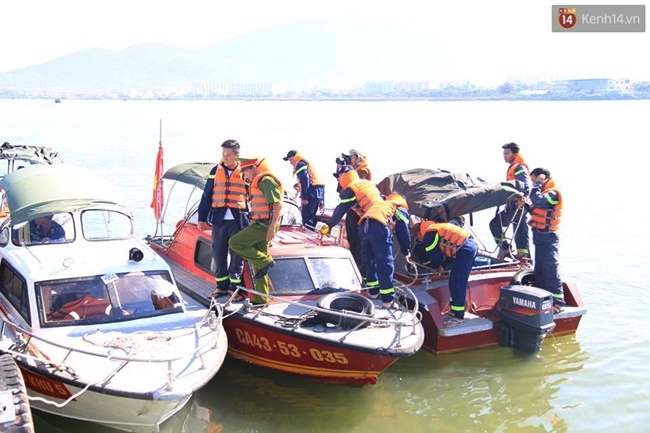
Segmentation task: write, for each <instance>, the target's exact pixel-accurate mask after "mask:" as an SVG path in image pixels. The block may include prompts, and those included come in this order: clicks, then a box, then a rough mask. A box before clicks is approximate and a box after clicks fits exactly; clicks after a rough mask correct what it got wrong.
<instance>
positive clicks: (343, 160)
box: [336, 155, 350, 165]
mask: <svg viewBox="0 0 650 433" xmlns="http://www.w3.org/2000/svg"><path fill="white" fill-rule="evenodd" d="M336 163H337V164H338V165H350V157H349V156H347V155H341V156H339V157H338V158H336Z"/></svg>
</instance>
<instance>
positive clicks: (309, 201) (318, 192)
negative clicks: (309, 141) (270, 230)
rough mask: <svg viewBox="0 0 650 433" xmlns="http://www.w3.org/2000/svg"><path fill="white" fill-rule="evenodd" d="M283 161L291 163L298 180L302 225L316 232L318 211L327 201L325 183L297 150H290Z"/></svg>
mask: <svg viewBox="0 0 650 433" xmlns="http://www.w3.org/2000/svg"><path fill="white" fill-rule="evenodd" d="M282 159H284V160H285V161H289V162H290V163H291V165H292V166H293V174H294V175H295V176H296V178H298V188H299V190H298V192H299V193H300V204H301V207H300V214H301V215H302V224H303V225H304V226H305V227H306V228H308V229H309V230H314V228H315V226H316V215H317V214H318V210H319V209H320V208H322V207H323V200H324V199H325V183H324V182H323V180H322V179H321V178H320V177H319V176H318V174H316V170H315V169H314V166H313V165H312V164H310V163H309V161H307V160H306V159H305V158H304V157H303V156H302V155H301V154H300V153H299V152H298V151H297V150H290V151H289V152H288V153H287V156H285V157H284V158H282Z"/></svg>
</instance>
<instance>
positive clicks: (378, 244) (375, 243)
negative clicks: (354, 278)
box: [359, 193, 411, 308]
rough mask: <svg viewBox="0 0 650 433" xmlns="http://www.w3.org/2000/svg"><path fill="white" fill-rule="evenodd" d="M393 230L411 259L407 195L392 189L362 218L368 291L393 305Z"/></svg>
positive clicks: (408, 258)
mask: <svg viewBox="0 0 650 433" xmlns="http://www.w3.org/2000/svg"><path fill="white" fill-rule="evenodd" d="M393 232H394V233H395V237H396V238H397V241H398V242H399V245H400V248H401V250H402V253H403V254H404V255H405V256H406V259H407V260H410V255H411V233H410V231H409V214H408V206H407V204H406V200H405V199H404V197H402V196H401V195H399V194H397V193H392V194H390V195H389V196H388V197H386V200H382V201H381V202H378V203H376V204H374V205H372V206H371V207H370V209H368V211H367V212H366V213H364V214H363V215H362V216H361V218H360V219H359V239H360V241H361V255H362V257H363V259H362V260H363V263H364V272H365V275H364V277H365V278H366V284H367V285H368V286H370V287H371V288H370V290H369V291H368V295H369V296H370V297H371V298H372V299H377V298H379V296H381V301H382V305H383V306H384V307H385V308H388V307H390V306H391V304H392V303H393V300H394V297H395V288H394V287H393V273H394V271H395V263H394V260H393ZM373 283H376V285H375V284H373Z"/></svg>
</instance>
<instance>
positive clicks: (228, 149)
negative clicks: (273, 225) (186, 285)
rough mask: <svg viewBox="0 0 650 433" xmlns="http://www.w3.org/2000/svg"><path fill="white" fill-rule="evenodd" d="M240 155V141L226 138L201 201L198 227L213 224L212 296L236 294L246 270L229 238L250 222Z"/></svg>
mask: <svg viewBox="0 0 650 433" xmlns="http://www.w3.org/2000/svg"><path fill="white" fill-rule="evenodd" d="M238 156H239V143H238V142H237V140H226V141H224V142H223V144H221V162H219V164H217V165H215V166H214V167H213V168H212V170H210V174H209V175H208V179H207V182H206V183H205V188H204V189H203V196H202V197H201V201H200V202H199V211H198V222H197V224H196V227H197V228H198V229H199V230H201V231H203V230H207V229H208V228H209V226H208V224H207V223H209V224H210V225H211V226H212V261H213V263H214V265H213V266H214V279H215V282H216V289H215V290H214V291H213V292H212V294H211V295H210V296H211V297H212V296H220V295H226V294H228V293H231V294H232V293H234V292H235V290H237V285H238V284H241V274H242V271H243V269H244V263H243V261H242V258H241V257H240V256H238V255H237V254H235V252H233V251H232V249H230V250H229V248H228V242H229V241H230V238H231V237H233V236H234V235H235V234H236V233H238V232H239V231H240V230H241V229H243V228H244V227H245V226H247V225H248V217H247V215H246V212H245V211H246V198H245V197H246V186H245V185H244V180H243V179H242V177H241V172H240V168H239V163H238V162H237V157H238ZM229 256H230V257H229ZM229 258H230V260H228V259H229Z"/></svg>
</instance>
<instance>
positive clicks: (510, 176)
mask: <svg viewBox="0 0 650 433" xmlns="http://www.w3.org/2000/svg"><path fill="white" fill-rule="evenodd" d="M520 165H521V166H523V167H524V169H525V170H526V172H527V173H530V170H529V169H528V164H526V161H524V158H523V157H522V156H521V153H518V154H516V155H515V159H513V160H512V163H510V166H509V167H508V171H507V172H506V180H516V174H517V172H516V171H515V170H516V169H517V167H519V166H520Z"/></svg>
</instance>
